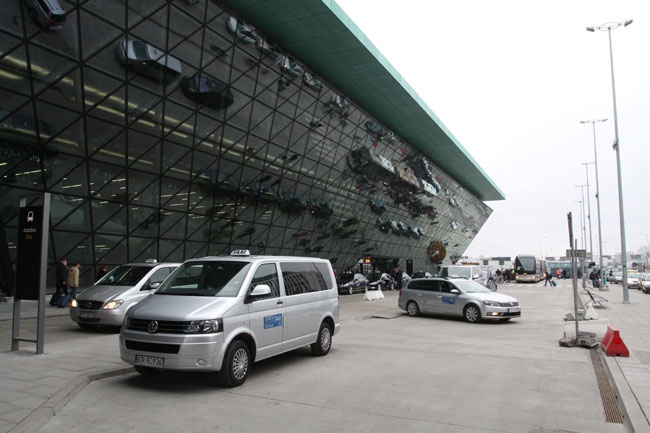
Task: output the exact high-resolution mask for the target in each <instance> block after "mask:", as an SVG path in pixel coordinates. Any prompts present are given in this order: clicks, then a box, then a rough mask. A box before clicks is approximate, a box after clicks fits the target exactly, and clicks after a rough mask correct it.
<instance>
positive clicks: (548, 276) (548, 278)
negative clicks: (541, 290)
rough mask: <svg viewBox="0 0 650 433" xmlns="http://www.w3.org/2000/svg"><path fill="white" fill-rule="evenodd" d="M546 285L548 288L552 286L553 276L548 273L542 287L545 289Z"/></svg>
mask: <svg viewBox="0 0 650 433" xmlns="http://www.w3.org/2000/svg"><path fill="white" fill-rule="evenodd" d="M546 283H548V285H549V286H553V274H551V273H550V272H547V273H546V278H545V279H544V287H546Z"/></svg>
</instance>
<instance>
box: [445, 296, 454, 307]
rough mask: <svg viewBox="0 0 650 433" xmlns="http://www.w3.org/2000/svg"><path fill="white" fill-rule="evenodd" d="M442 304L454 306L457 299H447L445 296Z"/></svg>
mask: <svg viewBox="0 0 650 433" xmlns="http://www.w3.org/2000/svg"><path fill="white" fill-rule="evenodd" d="M442 303H443V304H450V305H454V304H455V303H456V298H446V297H444V296H443V298H442Z"/></svg>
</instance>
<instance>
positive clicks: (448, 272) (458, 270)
mask: <svg viewBox="0 0 650 433" xmlns="http://www.w3.org/2000/svg"><path fill="white" fill-rule="evenodd" d="M441 276H442V277H452V278H467V279H469V280H471V279H472V268H468V267H464V266H449V267H446V268H443V269H442V273H441Z"/></svg>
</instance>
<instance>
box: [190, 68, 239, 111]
mask: <svg viewBox="0 0 650 433" xmlns="http://www.w3.org/2000/svg"><path fill="white" fill-rule="evenodd" d="M181 87H182V89H183V93H184V94H185V96H187V97H188V98H189V99H192V100H194V101H197V102H200V103H202V104H205V105H207V106H208V107H212V108H214V109H215V110H221V109H225V108H228V107H230V106H231V105H232V104H233V102H235V98H234V96H233V94H232V90H230V86H228V85H227V84H226V83H224V82H223V81H220V80H217V79H216V78H213V77H210V76H208V75H202V74H200V73H198V72H197V73H196V74H194V75H192V76H190V77H187V78H185V79H183V82H182V83H181Z"/></svg>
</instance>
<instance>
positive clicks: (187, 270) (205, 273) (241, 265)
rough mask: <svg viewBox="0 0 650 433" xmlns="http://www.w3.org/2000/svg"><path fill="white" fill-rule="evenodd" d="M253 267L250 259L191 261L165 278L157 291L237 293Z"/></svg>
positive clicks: (226, 295)
mask: <svg viewBox="0 0 650 433" xmlns="http://www.w3.org/2000/svg"><path fill="white" fill-rule="evenodd" d="M250 267H251V264H250V263H247V262H232V261H205V262H188V263H185V264H184V265H183V266H181V267H179V268H178V269H177V270H176V271H175V272H174V273H173V274H172V275H171V276H170V277H169V278H168V279H167V280H165V282H164V283H163V284H162V285H161V286H160V288H159V289H158V290H157V291H156V294H157V295H180V296H217V297H234V296H237V294H238V293H239V289H240V288H241V286H242V282H243V281H244V278H245V277H246V274H247V273H248V269H249V268H250Z"/></svg>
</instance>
